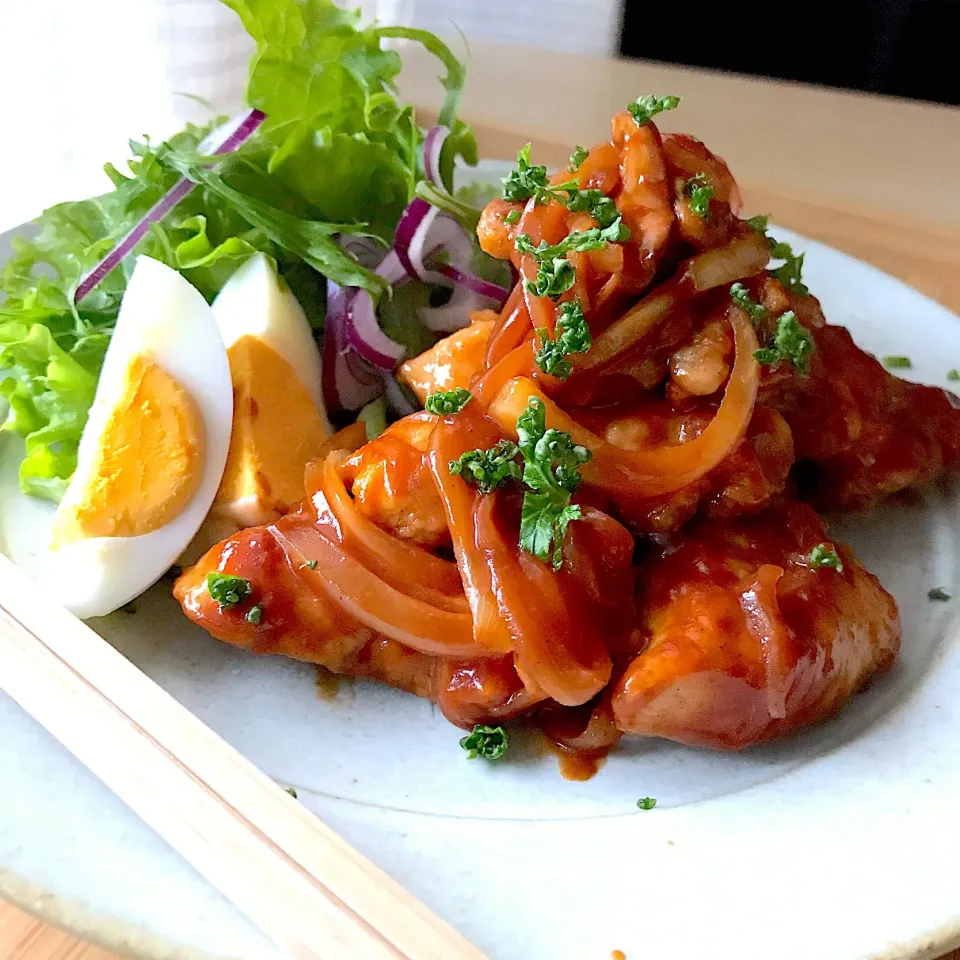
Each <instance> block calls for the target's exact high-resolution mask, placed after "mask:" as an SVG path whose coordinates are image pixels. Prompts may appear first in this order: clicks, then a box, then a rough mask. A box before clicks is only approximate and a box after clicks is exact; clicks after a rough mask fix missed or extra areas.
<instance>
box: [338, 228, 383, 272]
mask: <svg viewBox="0 0 960 960" xmlns="http://www.w3.org/2000/svg"><path fill="white" fill-rule="evenodd" d="M337 243H338V244H339V246H340V247H341V248H342V249H343V250H346V251H347V253H349V254H350V256H352V257H353V258H354V259H355V260H356V261H357V263H359V264H360V265H361V266H363V267H366V268H367V269H368V270H372V269H373V268H374V267H376V266H377V265H378V264H379V263H380V261H381V260H382V259H383V250H382V248H381V247H379V246H377V244H376V243H375V242H374V241H373V240H371V239H370V238H369V237H355V236H354V235H353V234H352V233H341V234H339V235H338V236H337Z"/></svg>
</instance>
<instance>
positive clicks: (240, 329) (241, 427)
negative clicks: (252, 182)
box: [186, 254, 331, 559]
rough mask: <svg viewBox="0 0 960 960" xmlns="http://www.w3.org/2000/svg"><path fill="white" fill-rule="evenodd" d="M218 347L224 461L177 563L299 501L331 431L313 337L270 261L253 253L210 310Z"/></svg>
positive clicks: (287, 509)
mask: <svg viewBox="0 0 960 960" xmlns="http://www.w3.org/2000/svg"><path fill="white" fill-rule="evenodd" d="M213 315H214V318H215V319H216V322H217V326H218V328H219V330H220V335H221V337H222V338H223V342H224V344H225V346H226V348H227V357H228V359H229V362H230V375H231V378H232V380H233V394H234V408H233V430H232V437H231V441H230V453H229V456H228V457H227V464H226V469H225V470H224V473H223V480H222V481H221V483H220V488H219V490H218V491H217V495H216V498H215V500H214V503H213V508H212V509H211V511H210V516H209V518H208V519H207V521H206V523H205V524H204V526H203V528H202V530H201V531H200V534H199V535H198V537H197V541H196V542H195V543H194V545H193V548H192V549H191V551H190V552H189V554H188V556H187V558H186V559H194V558H195V557H198V556H199V555H200V554H201V553H202V552H203V551H204V550H206V549H207V548H208V547H210V546H212V545H213V544H214V543H217V542H219V541H220V540H223V539H225V538H226V537H228V536H230V535H231V534H233V533H235V532H236V531H237V530H240V529H242V528H244V527H249V526H254V525H256V524H261V523H268V522H270V521H272V520H276V519H277V518H278V517H279V516H281V515H282V514H284V513H286V512H288V511H289V510H290V509H292V508H293V507H294V506H295V505H296V504H297V503H299V502H300V501H301V500H302V499H303V496H304V486H303V476H304V469H305V467H306V465H307V462H308V461H309V460H310V459H311V457H313V456H315V455H316V452H317V450H318V448H319V447H320V446H321V445H322V444H323V441H324V440H325V439H326V438H327V437H329V436H330V433H331V427H330V423H329V421H328V420H327V414H326V410H325V408H324V405H323V392H322V386H321V380H320V377H321V363H320V353H319V350H318V349H317V345H316V342H315V341H314V338H313V331H312V330H311V328H310V324H309V322H308V320H307V317H306V315H305V314H304V312H303V309H302V308H301V306H300V304H299V303H298V302H297V300H296V298H295V297H294V295H293V293H292V292H291V291H290V289H289V288H288V287H287V285H286V284H285V283H284V282H283V280H282V279H281V278H280V277H278V276H277V273H276V269H275V268H274V265H273V262H272V261H271V260H270V259H269V258H268V257H266V256H264V255H263V254H255V255H254V256H252V257H251V258H250V259H249V260H247V261H246V262H245V263H244V264H243V266H241V267H240V268H239V270H237V272H236V273H235V274H234V275H233V276H232V277H231V278H230V279H229V280H228V281H227V283H226V284H225V285H224V287H223V289H222V290H221V291H220V293H219V295H218V296H217V298H216V300H215V301H214V303H213Z"/></svg>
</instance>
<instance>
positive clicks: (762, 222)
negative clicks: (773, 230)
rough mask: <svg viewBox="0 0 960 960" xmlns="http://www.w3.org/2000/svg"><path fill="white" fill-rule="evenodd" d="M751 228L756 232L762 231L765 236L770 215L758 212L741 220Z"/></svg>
mask: <svg viewBox="0 0 960 960" xmlns="http://www.w3.org/2000/svg"><path fill="white" fill-rule="evenodd" d="M743 222H744V223H745V224H746V225H747V226H748V227H749V228H750V229H751V230H755V231H756V232H757V233H762V234H763V235H764V236H766V233H767V226H768V224H769V223H770V217H768V216H767V215H766V214H763V213H759V214H757V216H755V217H751V218H750V219H749V220H744V221H743Z"/></svg>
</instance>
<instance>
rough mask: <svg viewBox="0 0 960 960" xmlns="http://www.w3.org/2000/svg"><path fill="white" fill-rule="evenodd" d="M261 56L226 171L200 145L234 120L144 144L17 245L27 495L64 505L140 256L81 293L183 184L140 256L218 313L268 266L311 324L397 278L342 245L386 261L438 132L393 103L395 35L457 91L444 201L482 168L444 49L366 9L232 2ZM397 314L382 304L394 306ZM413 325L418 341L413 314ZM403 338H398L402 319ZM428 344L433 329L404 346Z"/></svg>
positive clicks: (325, 0)
mask: <svg viewBox="0 0 960 960" xmlns="http://www.w3.org/2000/svg"><path fill="white" fill-rule="evenodd" d="M224 2H225V3H227V5H228V6H230V7H232V8H233V9H234V10H235V11H236V12H237V14H238V15H239V16H240V18H241V20H242V21H243V24H244V26H245V27H246V29H247V30H248V31H249V33H250V35H251V36H252V37H253V38H254V40H255V41H256V44H257V51H256V53H255V54H254V56H253V59H252V61H251V64H250V72H249V78H248V86H247V100H248V102H249V104H250V106H252V107H256V108H258V109H260V110H262V111H263V112H264V113H265V114H266V115H267V119H266V121H265V122H264V123H263V125H262V126H261V128H260V129H259V130H258V131H257V133H256V134H255V135H254V136H253V137H251V138H250V139H249V140H248V141H247V142H246V143H244V144H243V145H242V146H241V147H240V148H239V149H237V150H236V151H235V152H233V153H231V154H229V155H227V156H226V157H219V158H217V161H216V166H215V167H214V168H211V167H209V166H207V165H206V164H209V163H211V162H212V160H211V159H210V158H207V157H205V156H204V154H203V153H202V152H201V142H202V141H203V139H204V137H206V136H207V134H208V133H210V131H211V130H212V129H213V128H214V127H216V126H218V125H219V124H220V123H221V122H222V121H223V118H216V119H213V120H211V122H210V124H209V125H208V126H206V127H198V126H193V125H188V126H187V128H186V129H184V130H183V131H181V132H180V133H178V134H177V135H176V136H174V137H172V138H170V139H169V140H168V141H166V142H164V143H160V144H154V143H151V142H150V141H149V140H145V141H144V142H136V141H131V143H130V150H131V153H132V158H131V159H130V160H129V161H128V164H127V166H128V168H129V169H128V172H121V171H120V170H118V169H117V168H116V167H114V166H113V165H112V164H107V165H106V167H105V168H104V169H105V172H106V174H107V176H108V177H109V179H110V181H111V184H112V187H113V189H112V191H111V192H109V193H105V194H104V195H102V196H99V197H94V198H92V199H89V200H82V201H70V202H67V203H61V204H58V205H56V206H54V207H51V208H50V209H49V210H46V211H44V213H43V214H42V216H41V217H40V218H39V219H38V220H37V221H36V228H37V229H36V232H35V233H34V234H33V235H32V236H30V237H27V238H23V239H18V240H15V241H14V249H13V254H12V256H11V258H10V259H9V260H8V262H7V263H6V265H5V266H4V268H3V270H2V272H0V396H3V397H6V399H7V400H8V401H9V413H8V415H7V418H6V421H5V422H4V423H3V426H2V428H0V429H3V430H7V431H12V432H15V433H17V434H19V435H21V436H22V437H24V438H25V440H26V446H27V456H26V459H25V460H24V461H23V464H22V465H21V470H20V484H21V487H22V489H23V490H24V492H26V493H28V494H32V495H34V496H39V497H45V498H47V499H50V500H55V501H56V500H59V499H60V497H61V496H62V495H63V492H64V490H65V488H66V485H67V482H68V481H69V478H70V476H71V475H72V473H73V471H74V469H75V467H76V450H77V444H78V442H79V439H80V434H81V432H82V429H83V425H84V423H85V420H86V415H87V411H88V409H89V406H90V403H91V402H92V399H93V395H94V391H95V388H96V378H97V374H98V371H99V368H100V364H101V362H102V359H103V355H104V352H105V350H106V347H107V344H108V342H109V338H110V334H111V332H112V328H113V323H114V321H115V319H116V316H117V312H118V310H119V308H120V301H121V299H122V297H123V293H124V290H125V289H126V283H127V280H128V278H129V276H130V273H131V271H132V270H133V264H134V258H133V257H129V258H127V259H126V260H125V261H124V262H123V263H122V264H121V265H120V266H119V267H118V268H117V269H116V270H114V271H113V272H112V273H111V274H109V275H108V276H107V277H106V278H105V279H104V281H103V282H102V283H100V284H99V285H98V286H97V287H96V288H95V289H94V290H93V291H92V292H91V293H90V294H89V295H88V296H86V297H85V298H84V299H83V300H82V301H81V302H80V303H79V304H75V303H74V291H75V290H76V287H77V285H78V283H79V281H80V280H81V278H82V277H83V275H84V274H85V273H86V272H87V271H89V270H90V269H91V268H92V267H93V266H95V265H96V264H97V263H98V262H99V260H100V259H102V257H103V256H104V255H105V254H106V253H108V252H109V251H110V250H111V249H112V248H113V247H114V246H115V245H116V243H117V242H118V241H119V240H120V239H122V238H123V237H124V236H125V235H126V234H127V233H128V232H129V230H130V229H131V228H132V227H133V226H135V225H136V224H137V223H138V222H139V221H140V220H141V219H142V217H143V216H144V214H146V212H147V211H148V210H149V209H150V208H151V207H152V206H153V205H154V204H155V203H156V202H157V201H158V200H159V199H160V198H162V197H163V196H164V195H165V194H166V192H167V191H168V190H169V189H170V188H171V187H172V186H173V185H174V184H175V183H176V182H177V180H178V179H179V178H180V177H181V176H186V177H188V178H189V179H190V180H192V181H194V182H195V183H196V184H197V186H196V187H195V189H194V190H193V191H192V192H191V193H190V194H189V195H188V196H187V197H186V198H185V199H184V200H183V201H182V202H181V203H180V204H178V206H177V207H176V208H175V209H174V210H173V211H172V212H171V213H170V214H169V215H168V216H167V217H166V218H165V219H164V220H163V221H162V222H161V223H158V224H154V225H152V227H151V230H150V232H149V234H148V235H147V236H146V237H145V238H144V239H143V240H142V241H141V243H140V244H139V245H138V247H137V249H136V252H137V253H138V254H146V255H148V256H151V257H154V258H156V259H158V260H161V261H162V262H164V263H166V264H168V265H169V266H172V267H174V268H175V269H177V270H179V271H180V272H181V273H182V274H183V275H184V276H185V277H186V279H187V280H189V281H190V282H191V283H192V284H193V285H194V286H196V287H197V288H198V289H199V290H200V292H201V293H202V294H203V295H204V296H205V297H206V298H207V299H208V300H212V299H213V297H214V296H215V295H216V294H217V293H218V292H219V290H220V288H221V287H222V286H223V284H224V283H225V282H226V280H227V278H228V277H229V276H230V275H231V274H232V273H233V271H234V270H235V269H236V268H237V267H238V266H239V265H240V263H241V262H242V261H243V260H244V259H246V258H247V257H248V256H250V254H252V253H254V252H256V251H262V252H264V253H266V254H267V255H268V256H270V257H271V258H272V259H273V260H274V261H275V262H276V264H277V268H278V270H279V272H280V274H281V275H282V276H283V278H284V279H285V280H286V282H287V283H288V284H289V286H290V287H291V289H292V290H293V291H294V293H295V294H296V295H297V297H298V299H299V300H300V302H301V303H302V304H303V306H304V309H305V310H306V312H307V314H308V316H309V317H310V319H311V322H312V323H313V324H314V326H315V327H317V328H319V327H321V326H322V322H323V304H324V293H323V291H324V288H325V280H324V278H325V277H329V278H330V279H332V280H333V281H335V282H337V283H339V284H341V285H346V286H360V287H363V288H365V289H367V290H368V291H369V292H370V293H371V294H372V295H373V296H374V297H375V298H377V297H379V296H380V295H381V294H383V293H384V288H385V284H384V282H383V280H381V279H380V278H379V277H377V276H375V275H374V274H373V273H371V272H370V271H369V270H367V269H365V268H364V267H362V266H361V265H360V264H359V263H357V262H356V260H355V259H354V258H353V257H352V256H350V255H349V254H347V253H345V252H344V251H343V250H342V249H341V248H340V246H339V245H338V244H337V243H336V240H335V238H334V234H336V233H338V232H340V231H349V232H350V233H353V234H357V235H366V236H369V237H372V238H374V239H375V240H376V241H377V242H379V243H381V244H383V245H384V247H386V246H387V245H388V244H389V243H390V240H391V238H392V236H393V231H394V229H395V227H396V224H397V221H398V219H399V217H400V215H401V213H402V212H403V210H404V208H405V207H406V206H407V204H408V203H409V202H410V200H411V199H412V198H413V196H414V192H415V190H416V187H417V184H418V182H419V181H420V179H421V177H422V162H421V159H420V151H421V146H422V143H423V139H424V133H423V131H422V130H421V129H420V127H419V126H418V125H417V122H416V118H415V116H414V112H413V108H412V107H410V106H406V105H403V104H401V103H400V102H399V100H398V99H397V94H396V88H395V80H396V77H397V75H398V74H399V72H400V69H401V60H400V56H399V54H398V53H396V51H394V50H390V49H384V46H383V42H384V41H385V40H387V39H390V38H398V39H407V40H410V41H413V42H416V43H419V44H421V45H422V46H423V47H425V48H426V49H427V50H428V51H429V52H430V53H431V54H433V55H434V56H436V57H437V59H438V60H439V62H440V64H441V67H442V69H443V71H444V76H443V78H442V83H443V86H444V88H445V91H446V95H445V98H444V103H443V107H442V109H441V111H440V115H439V122H440V123H442V124H445V125H446V126H447V127H449V128H450V130H451V133H450V135H449V136H448V137H447V139H446V142H445V143H444V147H443V152H442V154H441V157H440V170H441V174H442V176H443V179H444V183H445V185H446V186H447V188H448V190H449V189H450V188H451V187H452V171H453V165H454V162H455V161H456V159H457V157H458V156H459V157H462V158H463V159H464V160H465V161H466V162H468V163H475V162H476V160H477V146H476V141H475V139H474V137H473V133H472V131H471V130H470V128H469V127H467V126H466V125H465V124H463V123H462V122H461V121H460V120H458V119H457V116H456V111H457V106H458V102H459V98H460V92H461V89H462V87H463V82H464V67H463V65H462V64H461V63H460V62H459V61H458V60H457V59H456V57H455V56H454V55H453V54H452V53H451V51H450V50H449V49H448V48H447V47H446V46H445V45H444V44H443V43H442V42H441V41H440V40H438V39H437V38H436V37H434V36H433V35H432V34H430V33H427V32H425V31H421V30H414V29H408V28H404V27H383V26H378V25H372V26H361V25H360V19H359V18H360V15H359V11H345V10H341V9H340V8H338V7H337V6H336V5H335V4H334V3H333V0H224ZM383 299H384V302H386V297H384V298H383ZM406 316H407V323H408V324H414V325H416V326H418V327H419V325H418V324H417V322H416V321H415V320H412V319H411V318H412V314H411V313H408V314H406ZM391 322H392V325H393V326H397V325H398V321H397V319H396V316H394V317H393V318H392V321H391ZM399 339H401V340H402V341H403V342H405V343H419V342H421V341H422V340H423V339H424V335H423V332H422V331H420V330H419V329H418V330H416V331H409V332H405V335H404V336H400V337H399Z"/></svg>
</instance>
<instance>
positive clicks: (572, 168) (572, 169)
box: [567, 144, 589, 173]
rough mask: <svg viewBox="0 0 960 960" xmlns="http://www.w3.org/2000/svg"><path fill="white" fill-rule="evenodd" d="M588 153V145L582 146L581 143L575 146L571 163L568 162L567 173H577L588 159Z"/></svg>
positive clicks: (571, 155)
mask: <svg viewBox="0 0 960 960" xmlns="http://www.w3.org/2000/svg"><path fill="white" fill-rule="evenodd" d="M588 153H589V151H588V150H587V148H586V147H581V146H580V145H579V144H578V145H577V146H575V147H574V148H573V153H571V154H570V163H569V164H567V173H576V171H577V170H579V169H580V165H581V164H582V163H583V161H584V160H586V159H587V155H588Z"/></svg>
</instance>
